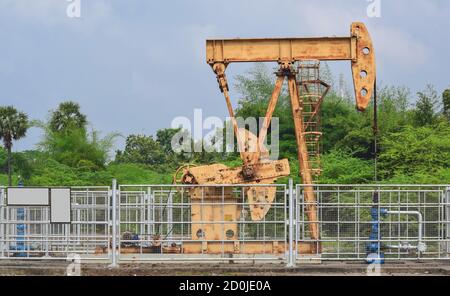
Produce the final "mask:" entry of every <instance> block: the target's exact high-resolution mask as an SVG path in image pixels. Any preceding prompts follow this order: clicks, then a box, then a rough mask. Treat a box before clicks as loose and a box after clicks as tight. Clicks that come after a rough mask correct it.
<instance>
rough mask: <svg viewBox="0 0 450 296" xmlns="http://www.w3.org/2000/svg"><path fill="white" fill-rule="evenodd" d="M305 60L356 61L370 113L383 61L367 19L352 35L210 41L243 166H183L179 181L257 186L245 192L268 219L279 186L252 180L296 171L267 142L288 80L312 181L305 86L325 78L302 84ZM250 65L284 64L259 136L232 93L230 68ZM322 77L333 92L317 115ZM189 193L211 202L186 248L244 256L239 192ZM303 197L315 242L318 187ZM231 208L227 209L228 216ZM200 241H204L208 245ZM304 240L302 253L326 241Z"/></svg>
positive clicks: (362, 102)
mask: <svg viewBox="0 0 450 296" xmlns="http://www.w3.org/2000/svg"><path fill="white" fill-rule="evenodd" d="M303 61H317V62H320V61H350V62H351V67H352V75H353V84H354V90H355V98H356V108H357V110H359V111H364V110H365V109H366V108H367V107H368V105H369V103H370V98H371V96H372V94H373V92H374V84H375V78H376V66H375V54H374V48H373V44H372V40H371V38H370V35H369V32H368V31H367V29H366V27H365V25H364V24H363V23H359V22H358V23H353V24H352V25H351V29H350V36H349V37H322V38H271V39H268V38H265V39H224V40H207V41H206V62H207V63H208V64H209V65H210V66H211V68H212V70H213V71H214V73H215V74H216V77H217V82H218V84H219V88H220V91H221V92H222V93H223V95H224V97H225V101H226V105H227V108H228V112H229V115H230V118H231V121H232V124H233V130H234V133H235V135H236V140H237V144H238V148H239V152H240V157H241V159H242V162H243V164H242V166H241V167H238V168H229V167H227V166H225V165H222V164H213V165H205V166H196V167H191V166H185V167H181V168H180V169H179V170H178V171H177V173H176V174H175V177H174V179H175V182H176V183H182V184H191V185H218V184H219V185H220V184H250V186H249V187H247V188H246V196H247V199H248V200H247V202H248V205H249V208H250V214H251V219H252V220H253V221H259V220H262V219H264V217H265V215H266V214H267V212H268V211H269V210H270V208H271V203H273V201H274V199H275V195H276V187H270V186H266V187H261V186H255V187H251V184H273V183H274V182H276V180H277V179H278V178H280V177H283V176H288V175H289V174H290V168H289V162H288V160H287V159H282V160H270V159H269V158H268V151H267V149H266V148H265V146H264V141H265V138H266V136H267V131H268V129H269V127H270V124H271V120H272V115H273V113H274V110H275V108H276V105H277V102H278V99H279V96H280V93H281V90H282V85H283V83H284V81H285V80H287V83H288V90H289V96H290V103H291V107H292V117H293V120H294V126H295V136H296V142H297V148H298V149H297V150H298V161H299V168H300V175H301V178H302V182H303V183H304V184H305V185H312V184H313V175H314V169H313V168H312V167H311V160H310V155H309V153H308V143H307V138H308V136H310V135H311V133H314V132H308V131H307V126H308V122H305V110H306V102H305V100H304V99H303V96H301V95H300V93H301V92H302V91H306V92H308V83H317V82H318V81H301V82H300V83H299V81H298V79H297V71H296V69H295V64H296V63H300V62H303ZM245 62H275V63H278V65H279V69H278V71H277V73H276V76H277V80H276V82H275V88H274V90H273V93H272V96H271V98H270V100H269V103H268V108H267V112H266V116H265V119H264V121H263V125H262V127H261V128H260V131H259V135H254V134H252V133H250V132H249V131H248V130H246V129H244V128H239V126H238V123H237V120H236V118H235V115H234V111H233V107H232V103H231V99H230V95H229V87H228V82H227V77H226V74H225V71H226V69H227V67H228V66H230V64H233V63H245ZM319 82H320V83H322V84H323V85H324V86H325V88H326V90H325V92H324V93H323V94H321V95H320V98H319V101H318V102H317V104H315V105H314V107H313V108H312V110H310V115H311V117H314V116H317V115H318V114H319V112H320V105H321V101H322V100H323V98H324V97H325V95H326V92H327V91H328V88H329V86H328V85H326V83H323V82H321V81H319ZM302 88H303V89H302ZM314 136H320V134H319V133H317V135H316V134H315V135H314ZM190 191H191V192H190V193H191V194H190V196H191V199H192V201H195V200H197V201H198V200H200V199H202V200H203V201H205V200H206V201H210V203H208V204H205V205H203V204H201V203H193V204H192V205H191V215H192V224H191V228H192V229H191V234H192V242H190V243H189V244H186V245H185V247H184V252H185V253H199V252H200V253H204V252H208V253H219V252H223V251H225V252H231V253H239V252H240V245H239V244H240V243H239V242H238V239H237V237H238V233H237V224H238V223H237V221H239V215H240V213H241V209H240V207H239V206H238V202H237V200H236V197H235V196H234V195H233V193H232V189H231V188H225V189H223V190H222V191H221V192H217V190H215V188H207V187H204V188H199V187H192V189H190ZM223 199H226V200H227V201H228V202H229V203H228V204H226V205H225V206H224V205H223V204H220V203H216V204H215V203H214V201H217V200H223ZM304 199H305V203H306V204H307V207H306V214H307V217H308V220H309V225H310V226H309V227H310V229H309V233H310V236H311V239H312V240H318V239H319V238H320V231H319V227H318V213H317V205H316V197H315V193H314V189H313V186H305V187H304ZM224 211H225V213H223V212H224ZM202 212H203V213H204V212H208V213H210V214H208V215H207V217H208V218H205V215H202V214H201V213H202ZM216 214H217V215H216ZM223 214H224V215H223ZM222 216H224V217H226V219H225V221H229V222H226V223H227V224H225V225H216V224H214V223H211V224H205V223H204V222H205V219H209V220H208V221H210V222H214V221H222V218H221V217H222ZM222 238H226V240H228V242H229V244H225V245H224V243H223V241H222V240H221V239H222ZM215 240H217V242H215ZM196 241H198V243H196ZM200 241H202V242H201V244H200ZM252 244H253V245H251V246H248V243H247V245H246V252H252V253H267V252H274V253H277V252H280V253H282V252H284V251H285V246H283V245H277V246H272V247H271V248H270V249H269V250H268V249H267V247H266V246H265V244H264V245H263V244H258V242H253V243H252ZM297 245H298V246H299V248H298V250H297V251H298V252H299V253H305V254H306V253H317V252H318V251H320V246H317V244H308V243H300V244H297ZM224 247H225V250H224V249H223V248H224Z"/></svg>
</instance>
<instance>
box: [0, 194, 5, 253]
mask: <svg viewBox="0 0 450 296" xmlns="http://www.w3.org/2000/svg"><path fill="white" fill-rule="evenodd" d="M4 190H5V189H4V188H0V253H1V255H0V257H1V258H3V257H4V256H5V253H4V252H5V251H4V248H5V246H4V242H3V241H4V240H5V235H4V233H3V227H4V224H3V223H4V221H3V205H4V201H3V195H4Z"/></svg>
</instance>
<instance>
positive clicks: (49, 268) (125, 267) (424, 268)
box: [0, 261, 450, 276]
mask: <svg viewBox="0 0 450 296" xmlns="http://www.w3.org/2000/svg"><path fill="white" fill-rule="evenodd" d="M67 266H68V263H67V262H40V261H27V262H18V261H2V262H0V275H3V276H13V275H32V276H46V275H55V276H64V275H66V269H67ZM366 270H367V265H366V264H362V263H350V262H330V263H321V264H298V265H297V267H295V268H286V267H285V266H284V265H282V264H260V265H259V264H256V265H245V264H195V266H193V265H192V264H178V263H165V264H121V265H120V267H119V268H109V267H108V265H107V264H82V266H81V274H82V275H85V276H118V275H124V276H169V275H170V276H172V275H175V276H176V275H200V276H202V275H210V276H233V275H242V276H248V275H252V276H254V275H257V276H277V275H292V276H298V275H302V276H322V275H327V276H329V275H332V276H364V275H367V272H366ZM381 272H382V275H385V276H402V275H408V276H433V275H439V276H450V262H441V261H432V262H429V261H428V262H404V263H403V262H398V263H387V264H384V265H383V266H382V269H381Z"/></svg>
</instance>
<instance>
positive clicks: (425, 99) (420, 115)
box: [414, 85, 439, 126]
mask: <svg viewBox="0 0 450 296" xmlns="http://www.w3.org/2000/svg"><path fill="white" fill-rule="evenodd" d="M417 95H418V96H419V99H418V101H417V103H416V110H415V111H414V121H415V124H416V126H424V125H430V124H433V123H436V112H435V111H436V108H437V106H438V102H439V100H438V96H437V92H436V90H435V89H434V87H433V86H432V85H427V87H426V88H425V90H423V91H420V92H418V93H417Z"/></svg>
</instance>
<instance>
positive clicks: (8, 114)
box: [0, 106, 29, 186]
mask: <svg viewBox="0 0 450 296" xmlns="http://www.w3.org/2000/svg"><path fill="white" fill-rule="evenodd" d="M28 126H29V124H28V116H27V115H26V114H25V113H22V112H19V111H17V110H16V109H15V108H14V107H12V106H8V107H0V139H2V140H3V146H4V147H5V149H6V151H7V153H8V162H7V167H8V185H9V186H12V167H11V165H12V164H11V159H12V153H11V150H12V145H13V141H14V140H19V139H21V138H23V137H25V135H26V133H27V130H28Z"/></svg>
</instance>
